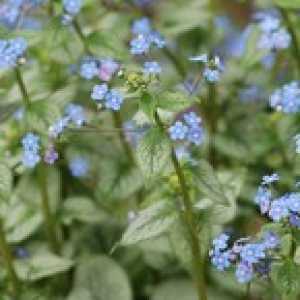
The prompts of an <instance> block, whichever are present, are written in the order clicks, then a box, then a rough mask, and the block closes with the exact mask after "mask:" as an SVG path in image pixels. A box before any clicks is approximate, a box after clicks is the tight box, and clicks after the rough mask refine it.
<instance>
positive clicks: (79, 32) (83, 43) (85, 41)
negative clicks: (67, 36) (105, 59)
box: [72, 19, 92, 55]
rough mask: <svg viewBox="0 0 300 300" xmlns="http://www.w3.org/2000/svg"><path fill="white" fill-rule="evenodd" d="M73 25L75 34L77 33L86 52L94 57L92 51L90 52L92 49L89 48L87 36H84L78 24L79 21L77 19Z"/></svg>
mask: <svg viewBox="0 0 300 300" xmlns="http://www.w3.org/2000/svg"><path fill="white" fill-rule="evenodd" d="M72 24H73V28H74V30H75V32H76V33H77V35H78V37H79V39H80V41H81V42H82V45H83V48H84V51H85V52H86V53H87V54H88V55H92V51H91V50H90V48H89V46H88V43H87V39H86V36H85V35H84V34H83V31H82V29H81V26H80V24H79V23H78V21H77V20H76V19H74V20H73V22H72Z"/></svg>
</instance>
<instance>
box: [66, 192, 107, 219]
mask: <svg viewBox="0 0 300 300" xmlns="http://www.w3.org/2000/svg"><path fill="white" fill-rule="evenodd" d="M61 217H62V219H63V222H64V223H65V224H71V223H72V221H74V220H76V221H80V222H83V223H99V222H101V221H103V220H104V219H106V218H107V215H106V214H105V213H104V212H103V211H102V210H100V209H99V208H98V207H97V206H96V205H95V204H94V203H93V202H92V200H91V199H89V198H86V197H70V198H67V199H66V200H65V201H64V205H63V208H62V212H61Z"/></svg>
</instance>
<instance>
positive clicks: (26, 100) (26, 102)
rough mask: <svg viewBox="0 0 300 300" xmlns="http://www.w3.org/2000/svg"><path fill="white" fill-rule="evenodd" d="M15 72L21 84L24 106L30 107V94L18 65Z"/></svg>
mask: <svg viewBox="0 0 300 300" xmlns="http://www.w3.org/2000/svg"><path fill="white" fill-rule="evenodd" d="M15 74H16V79H17V83H18V85H19V89H20V91H21V94H22V100H23V103H24V106H25V107H28V106H29V105H30V100H29V95H28V91H27V89H26V86H25V83H24V80H23V77H22V74H21V71H20V69H19V68H18V67H16V68H15Z"/></svg>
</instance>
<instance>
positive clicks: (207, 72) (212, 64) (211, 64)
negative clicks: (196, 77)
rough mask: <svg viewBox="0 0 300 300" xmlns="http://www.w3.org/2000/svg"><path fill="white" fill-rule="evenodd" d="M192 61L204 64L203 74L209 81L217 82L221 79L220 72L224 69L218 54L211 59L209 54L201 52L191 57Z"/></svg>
mask: <svg viewBox="0 0 300 300" xmlns="http://www.w3.org/2000/svg"><path fill="white" fill-rule="evenodd" d="M190 61H193V62H200V63H203V64H204V69H203V73H202V75H203V77H204V78H205V79H206V80H207V81H208V82H210V83H215V82H217V81H219V80H220V74H221V71H222V70H223V66H222V64H221V61H220V58H219V57H218V56H215V57H213V58H212V59H209V57H208V55H207V54H201V55H198V56H194V57H191V58H190Z"/></svg>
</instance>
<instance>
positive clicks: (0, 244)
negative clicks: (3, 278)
mask: <svg viewBox="0 0 300 300" xmlns="http://www.w3.org/2000/svg"><path fill="white" fill-rule="evenodd" d="M0 252H1V255H2V257H3V259H4V263H5V265H6V269H7V273H8V276H9V278H10V281H11V284H12V293H13V295H14V297H16V298H17V297H18V295H19V293H20V287H21V284H20V280H19V278H18V275H17V273H16V270H15V267H14V264H13V256H12V254H11V250H10V248H9V246H8V244H7V241H6V237H5V232H4V227H3V221H2V219H1V218H0Z"/></svg>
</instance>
